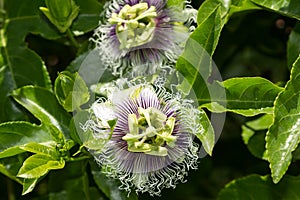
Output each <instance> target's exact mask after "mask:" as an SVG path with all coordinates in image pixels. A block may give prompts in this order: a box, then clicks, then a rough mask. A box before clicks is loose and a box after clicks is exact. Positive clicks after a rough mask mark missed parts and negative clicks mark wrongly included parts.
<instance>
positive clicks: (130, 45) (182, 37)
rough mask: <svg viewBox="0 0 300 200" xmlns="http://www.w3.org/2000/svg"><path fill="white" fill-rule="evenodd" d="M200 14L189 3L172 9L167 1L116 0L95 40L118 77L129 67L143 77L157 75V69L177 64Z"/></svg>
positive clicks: (104, 58)
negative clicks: (144, 73)
mask: <svg viewBox="0 0 300 200" xmlns="http://www.w3.org/2000/svg"><path fill="white" fill-rule="evenodd" d="M180 5H181V4H180ZM196 12H197V11H196V10H194V9H192V8H191V7H190V6H189V5H188V3H186V5H185V8H184V6H183V5H182V7H181V6H179V5H178V6H168V4H167V0H112V1H111V2H108V3H107V4H106V5H105V11H104V22H100V26H99V27H98V28H97V29H96V30H95V37H94V39H93V40H94V41H95V43H96V46H97V48H98V49H99V51H100V56H101V58H102V60H103V62H104V63H105V66H107V67H108V68H110V69H111V70H112V72H113V73H114V74H115V75H122V74H123V73H124V72H125V71H126V69H127V70H128V68H131V69H132V68H133V71H134V72H140V73H139V74H140V75H141V73H142V72H146V73H149V72H155V71H156V68H155V67H153V66H165V65H167V64H169V63H172V62H175V60H176V58H177V57H178V56H179V54H180V53H181V51H182V49H183V47H184V43H185V41H186V39H187V38H188V36H189V33H190V32H191V30H192V29H193V27H192V26H191V23H192V21H193V20H194V19H195V15H196V14H195V13H196ZM131 69H130V70H131Z"/></svg>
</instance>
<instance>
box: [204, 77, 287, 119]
mask: <svg viewBox="0 0 300 200" xmlns="http://www.w3.org/2000/svg"><path fill="white" fill-rule="evenodd" d="M221 85H222V86H223V87H224V88H225V90H226V100H217V99H216V102H213V103H211V104H205V105H202V107H206V108H208V109H209V110H211V111H213V112H225V111H228V112H234V113H238V114H241V115H244V116H254V115H257V114H262V113H268V114H272V113H273V106H274V101H275V98H276V97H277V95H278V94H279V93H280V92H281V91H282V88H281V87H279V86H277V85H275V84H273V83H272V82H270V81H268V80H267V79H264V78H260V77H245V78H232V79H228V80H226V81H223V83H221Z"/></svg>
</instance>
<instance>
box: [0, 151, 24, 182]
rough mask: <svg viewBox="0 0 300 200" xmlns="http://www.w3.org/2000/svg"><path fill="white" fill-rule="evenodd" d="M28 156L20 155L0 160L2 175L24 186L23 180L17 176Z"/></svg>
mask: <svg viewBox="0 0 300 200" xmlns="http://www.w3.org/2000/svg"><path fill="white" fill-rule="evenodd" d="M26 156H27V155H26V154H19V155H17V156H13V157H9V158H2V159H0V173H2V174H4V175H5V176H7V177H9V178H10V179H11V180H14V181H16V182H17V183H19V184H23V182H22V180H21V179H20V178H18V177H16V176H17V174H18V171H19V169H20V167H21V166H22V164H23V162H24V160H25V159H26Z"/></svg>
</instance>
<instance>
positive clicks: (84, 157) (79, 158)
mask: <svg viewBox="0 0 300 200" xmlns="http://www.w3.org/2000/svg"><path fill="white" fill-rule="evenodd" d="M90 158H92V157H91V156H81V157H78V158H70V159H69V160H67V161H69V162H77V161H81V160H86V159H90Z"/></svg>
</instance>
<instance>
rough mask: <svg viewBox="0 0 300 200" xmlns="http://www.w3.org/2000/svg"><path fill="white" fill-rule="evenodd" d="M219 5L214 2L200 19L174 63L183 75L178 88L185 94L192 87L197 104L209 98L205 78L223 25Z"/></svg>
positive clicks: (210, 67) (209, 73)
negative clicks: (201, 19) (204, 16)
mask: <svg viewBox="0 0 300 200" xmlns="http://www.w3.org/2000/svg"><path fill="white" fill-rule="evenodd" d="M220 7H221V4H220V3H219V4H216V5H215V6H214V7H213V8H212V9H211V11H210V13H207V17H206V18H205V19H204V20H203V21H201V23H200V24H199V25H198V27H197V28H196V30H195V31H194V32H193V33H192V34H191V36H190V38H189V39H188V41H187V42H186V46H185V49H184V52H183V53H182V55H181V56H180V57H179V58H178V60H177V63H176V69H177V70H178V71H179V72H180V73H181V75H183V76H184V81H183V83H182V84H181V85H180V86H179V89H180V90H182V91H183V92H184V93H186V94H188V93H189V92H190V91H191V90H192V89H193V90H194V93H195V94H196V96H197V99H198V100H199V104H202V103H207V102H208V101H209V100H210V94H209V90H208V88H207V87H208V85H209V84H208V82H207V79H208V77H209V76H210V75H211V71H212V59H211V56H212V54H213V52H214V50H215V48H216V46H217V43H218V40H219V37H220V33H221V30H222V27H223V21H222V18H221V8H220ZM202 9H206V8H205V7H203V6H201V7H200V9H199V12H202ZM198 17H199V16H198Z"/></svg>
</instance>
